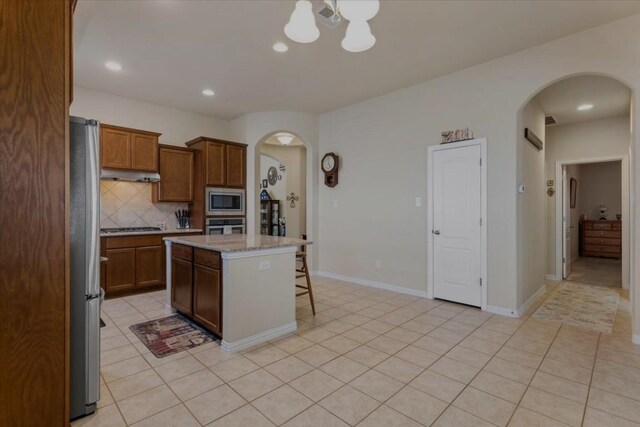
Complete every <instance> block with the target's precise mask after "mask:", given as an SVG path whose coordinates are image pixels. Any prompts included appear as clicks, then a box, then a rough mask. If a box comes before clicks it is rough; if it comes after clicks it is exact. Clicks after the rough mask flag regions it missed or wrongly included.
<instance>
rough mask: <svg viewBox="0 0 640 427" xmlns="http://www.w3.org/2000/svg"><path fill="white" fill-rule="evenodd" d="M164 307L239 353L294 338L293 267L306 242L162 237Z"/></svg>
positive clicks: (243, 237)
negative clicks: (165, 296)
mask: <svg viewBox="0 0 640 427" xmlns="http://www.w3.org/2000/svg"><path fill="white" fill-rule="evenodd" d="M164 240H165V244H166V256H167V262H166V265H167V304H168V305H170V306H171V307H172V308H173V309H175V310H177V311H178V312H180V313H181V314H183V315H184V316H186V317H188V318H190V319H192V320H193V321H195V322H196V323H197V324H199V325H200V326H202V327H204V328H205V329H207V330H209V331H211V332H213V333H214V334H216V335H217V336H219V337H220V338H221V339H222V340H221V346H222V349H223V350H225V351H230V352H232V351H238V350H242V349H245V348H249V347H252V346H255V345H256V344H260V343H262V342H265V341H268V340H271V339H274V338H276V337H278V336H281V335H284V334H287V333H290V332H293V331H295V330H296V329H297V325H296V317H295V313H296V302H295V298H296V297H295V280H296V279H295V276H296V272H295V268H296V267H295V264H296V251H297V250H298V248H299V247H300V246H303V245H309V244H311V242H310V241H308V240H300V239H291V238H286V237H274V236H260V235H257V236H254V235H246V234H232V235H204V236H171V237H165V238H164Z"/></svg>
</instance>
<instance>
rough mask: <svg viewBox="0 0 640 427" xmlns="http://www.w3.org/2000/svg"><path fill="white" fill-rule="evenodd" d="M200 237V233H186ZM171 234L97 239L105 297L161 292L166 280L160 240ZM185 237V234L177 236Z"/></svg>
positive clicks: (162, 246)
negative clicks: (101, 257)
mask: <svg viewBox="0 0 640 427" xmlns="http://www.w3.org/2000/svg"><path fill="white" fill-rule="evenodd" d="M186 234H190V235H196V234H200V232H199V231H194V232H193V233H186ZM171 235H174V234H171V233H167V234H154V235H138V236H114V237H101V238H100V255H101V256H103V257H105V258H106V261H102V262H101V265H100V267H101V271H100V274H101V276H100V286H101V287H102V288H103V289H104V290H105V295H106V296H107V297H112V296H118V295H125V294H132V293H140V292H150V291H152V290H159V289H162V288H163V286H164V285H165V284H166V283H167V281H166V277H165V275H166V264H167V263H166V247H165V245H164V242H163V241H162V238H163V237H166V236H171ZM180 235H185V233H180Z"/></svg>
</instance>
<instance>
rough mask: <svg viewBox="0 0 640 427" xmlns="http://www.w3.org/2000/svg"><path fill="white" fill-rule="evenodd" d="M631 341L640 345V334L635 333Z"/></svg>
mask: <svg viewBox="0 0 640 427" xmlns="http://www.w3.org/2000/svg"><path fill="white" fill-rule="evenodd" d="M631 342H632V343H634V344H636V345H640V334H635V335H632V336H631Z"/></svg>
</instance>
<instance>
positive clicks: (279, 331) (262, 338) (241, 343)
mask: <svg viewBox="0 0 640 427" xmlns="http://www.w3.org/2000/svg"><path fill="white" fill-rule="evenodd" d="M296 329H298V323H297V322H295V321H294V322H291V323H287V324H284V325H282V326H278V327H277V328H273V329H268V330H266V331H264V332H260V333H259V334H255V335H251V336H250V337H247V338H243V339H241V340H238V341H233V342H228V341H225V340H224V339H223V340H222V341H221V342H220V347H222V350H224V351H226V352H227V353H233V352H236V351H239V350H244V349H247V348H249V347H253V346H255V345H258V344H262V343H264V342H267V341H269V340H272V339H274V338H278V337H280V336H282V335H286V334H288V333H290V332H295V331H296Z"/></svg>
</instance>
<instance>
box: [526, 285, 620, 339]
mask: <svg viewBox="0 0 640 427" xmlns="http://www.w3.org/2000/svg"><path fill="white" fill-rule="evenodd" d="M618 296H619V295H618V291H617V290H615V289H612V288H603V287H599V286H593V285H583V284H580V283H573V282H563V283H561V284H560V285H558V288H557V289H556V290H555V291H553V293H552V294H551V295H550V296H549V298H548V299H547V300H546V301H545V302H544V303H543V304H542V305H541V306H540V308H538V310H537V311H536V312H535V313H534V314H533V317H535V318H538V319H545V320H553V321H556V322H562V323H565V324H567V325H573V326H578V327H580V328H585V329H591V330H594V331H599V332H605V333H609V334H610V333H611V331H613V324H614V322H615V320H616V312H617V311H618Z"/></svg>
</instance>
